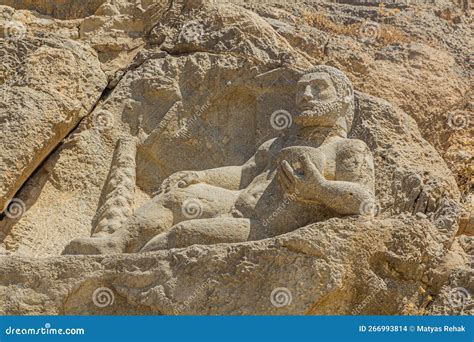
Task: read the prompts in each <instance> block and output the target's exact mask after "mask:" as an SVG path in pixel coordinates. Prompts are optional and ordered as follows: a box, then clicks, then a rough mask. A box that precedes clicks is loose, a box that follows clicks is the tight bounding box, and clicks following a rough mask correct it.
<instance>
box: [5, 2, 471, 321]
mask: <svg viewBox="0 0 474 342" xmlns="http://www.w3.org/2000/svg"><path fill="white" fill-rule="evenodd" d="M0 4H2V5H7V6H11V7H7V6H0V14H1V18H2V19H0V28H3V36H1V39H0V54H1V55H2V59H1V62H0V92H1V94H2V97H1V98H2V101H1V102H0V125H1V131H2V134H1V136H0V147H1V149H0V151H1V152H0V153H1V155H0V157H1V164H0V210H2V211H3V213H2V216H1V221H0V242H1V244H0V303H1V304H0V313H1V314H298V315H300V314H301V315H303V314H423V313H430V314H469V313H470V314H472V313H473V312H472V310H473V307H472V302H470V299H471V294H472V293H474V288H473V287H472V286H473V285H472V284H473V283H474V282H473V269H472V258H473V252H474V251H473V248H472V246H473V244H472V243H473V240H472V239H473V238H472V234H473V233H472V232H473V228H472V226H473V223H472V216H470V215H472V214H470V212H469V211H470V210H472V209H470V208H471V207H469V205H471V203H469V201H470V200H471V198H472V193H471V192H472V188H471V187H472V179H471V178H470V177H472V165H471V166H470V163H471V162H472V139H471V140H470V139H469V136H470V135H469V134H470V133H472V125H471V124H472V108H471V107H470V99H472V89H471V88H470V87H471V85H470V83H469V77H470V75H469V70H470V69H469V68H472V61H471V60H470V59H469V58H470V57H469V50H472V45H473V44H472V38H470V37H472V34H471V28H470V27H469V23H470V17H469V16H468V15H467V14H468V13H466V9H465V8H464V9H463V8H458V7H457V6H455V5H449V4H441V3H437V4H432V5H429V6H428V5H427V6H426V7H424V6H422V4H421V3H420V4H417V5H416V6H415V5H413V4H411V5H410V4H408V5H406V6H401V7H398V8H395V9H394V8H390V9H386V8H385V7H383V6H382V7H378V8H377V7H366V6H360V5H357V6H355V5H350V4H334V3H325V2H314V3H311V4H310V5H308V4H306V5H305V4H303V3H301V4H300V3H297V4H293V5H289V4H282V2H279V1H275V4H273V5H258V4H256V3H246V4H245V3H243V2H241V1H234V2H227V1H199V0H186V1H185V0H180V1H158V2H153V3H152V2H147V1H139V2H131V1H125V0H124V1H88V2H87V4H85V6H77V2H74V1H70V2H69V1H64V2H56V3H55V4H54V5H52V4H51V2H41V1H40V2H38V1H1V0H0ZM395 7H397V6H395ZM433 8H434V9H433ZM433 13H434V14H433ZM0 32H2V30H0ZM460 37H464V38H460ZM319 64H326V65H329V66H333V67H336V68H338V69H340V70H342V71H343V72H344V73H345V74H346V75H347V76H348V77H349V78H350V80H351V81H352V84H353V86H354V88H355V89H356V91H355V93H354V94H351V97H350V99H349V100H348V99H344V98H341V101H342V100H344V101H345V102H344V103H350V104H351V106H352V105H353V117H352V116H351V119H350V121H351V122H350V125H346V126H345V130H344V129H343V131H344V132H343V136H342V137H343V139H346V140H347V141H348V142H349V143H348V146H349V147H350V149H354V148H356V149H357V146H360V148H361V151H362V150H364V149H366V150H367V154H366V155H367V156H370V160H371V161H370V163H372V172H373V176H372V177H371V178H370V179H371V180H369V181H362V178H363V177H362V178H360V177H359V178H357V177H355V176H354V177H355V178H353V179H351V180H349V178H347V177H348V176H347V172H348V171H347V170H349V169H350V168H351V167H353V168H354V165H358V161H359V160H362V159H364V158H366V157H364V158H362V157H361V158H362V159H361V158H359V156H360V155H361V154H358V152H357V153H356V152H354V151H352V150H351V151H352V152H345V151H346V149H344V148H343V149H341V152H340V153H339V152H338V153H339V154H337V155H338V156H339V157H337V158H335V159H334V161H333V160H332V159H331V158H332V157H331V153H332V152H328V151H326V152H324V153H323V155H324V158H323V159H324V160H325V161H324V163H323V164H324V166H321V167H320V166H319V164H318V160H312V163H313V164H314V165H315V167H316V169H319V170H320V171H321V172H322V176H323V177H324V178H325V180H324V179H323V183H324V182H325V181H333V182H335V181H336V180H337V181H341V180H344V181H346V182H349V181H350V182H355V183H357V182H361V184H362V183H363V184H365V185H366V186H367V187H368V188H367V189H369V190H368V193H370V196H369V197H363V196H362V197H360V202H357V205H356V206H355V207H357V208H356V209H357V210H356V211H351V209H348V208H351V205H352V206H354V205H355V204H350V203H352V202H350V201H349V199H347V198H344V199H343V198H342V197H340V196H337V199H338V201H340V203H342V204H345V205H343V206H342V208H339V207H338V206H337V201H329V202H325V204H324V205H325V206H326V208H332V209H331V210H329V209H328V210H327V211H324V210H323V211H322V212H323V213H324V215H322V216H321V217H319V216H318V219H313V220H309V221H308V222H306V223H305V224H303V223H301V224H299V225H297V226H295V227H292V224H293V223H294V222H296V221H297V218H296V216H298V217H299V218H301V217H303V216H304V215H306V214H307V213H308V210H302V211H301V212H300V211H298V210H301V209H298V210H297V209H291V210H289V213H288V214H285V215H283V216H280V217H279V214H280V213H281V211H284V210H286V209H287V208H293V207H291V205H292V204H291V203H293V202H295V201H294V200H293V201H289V202H285V201H284V200H281V201H280V200H278V199H277V196H276V195H275V196H273V197H272V198H273V202H271V203H273V204H275V208H276V209H275V210H274V211H272V212H271V215H270V216H268V215H267V216H266V219H267V226H269V227H270V226H271V227H273V225H272V224H268V222H270V221H272V222H273V223H274V224H275V227H278V229H277V230H275V231H272V233H271V234H266V235H265V234H263V235H259V236H258V237H254V238H248V236H246V237H245V238H241V235H238V234H236V229H240V228H241V227H242V225H241V224H240V223H239V224H238V225H236V226H232V224H231V222H234V221H232V220H230V219H229V218H226V219H225V220H223V221H222V222H221V221H219V223H218V224H217V225H214V223H215V222H217V221H215V220H216V217H215V216H216V215H214V214H212V215H211V214H209V216H206V213H207V211H206V210H207V209H206V208H207V206H209V207H210V208H211V209H215V208H224V207H225V206H226V203H227V201H228V198H230V197H232V196H233V195H231V194H230V193H228V192H222V193H221V192H217V194H218V196H217V198H218V200H216V201H210V202H207V201H206V199H205V198H206V196H205V195H202V196H204V197H198V199H199V200H200V204H201V206H199V205H198V207H197V209H198V214H199V210H201V211H203V212H201V213H200V214H199V215H198V216H193V215H195V212H194V211H192V210H191V212H187V211H183V208H184V207H186V206H185V205H184V203H186V202H185V200H186V199H188V200H189V199H190V198H184V197H183V198H181V197H179V196H178V195H174V192H173V191H171V192H170V191H169V188H168V187H173V186H178V188H184V190H186V189H189V187H190V186H191V187H192V186H199V184H197V185H196V184H195V183H203V184H210V185H213V186H219V187H224V188H226V186H227V187H231V188H232V189H231V190H232V191H235V193H238V194H240V193H241V192H242V191H243V189H244V188H245V187H243V186H242V184H243V183H245V181H244V180H243V179H244V178H245V177H244V176H242V177H243V178H242V179H240V182H238V183H237V186H236V187H232V186H230V185H229V184H231V183H232V182H233V181H234V180H235V179H233V178H232V177H233V176H232V175H233V173H232V172H231V169H232V168H233V167H235V166H239V165H244V164H245V163H246V162H247V161H248V160H249V159H250V160H252V159H251V158H252V156H254V155H255V157H254V158H255V160H257V162H258V158H262V155H263V154H262V152H261V151H262V149H261V146H266V145H265V142H268V141H273V140H271V139H273V138H276V139H277V140H276V141H280V140H282V139H283V140H284V139H286V137H288V136H293V135H295V136H296V135H298V134H299V133H298V132H299V131H298V130H300V131H301V127H303V126H304V124H302V123H304V122H307V120H308V119H307V118H306V119H305V116H301V113H302V112H304V110H307V108H306V107H307V106H304V105H303V106H302V108H300V107H298V106H297V105H295V98H296V99H298V98H304V97H305V96H307V95H308V94H307V92H308V91H309V92H310V93H311V94H312V96H314V97H315V99H318V101H322V100H323V99H325V101H327V103H329V100H328V99H332V98H331V96H330V95H328V94H329V93H330V91H329V90H321V89H322V88H320V87H321V85H315V84H316V83H318V84H319V83H320V82H321V77H320V76H317V77H315V78H312V79H311V82H312V83H311V87H310V90H308V89H307V88H303V89H302V88H301V87H302V80H303V81H304V77H305V75H308V74H311V70H312V71H313V72H314V66H316V65H319ZM323 78H324V77H323ZM336 83H337V82H336ZM334 85H335V88H337V84H334ZM325 89H326V88H325ZM369 94H370V95H369ZM315 99H313V100H315ZM297 101H298V100H297ZM315 101H316V100H315ZM316 102H317V101H316ZM471 102H472V101H471ZM311 103H312V102H311ZM305 108H306V109H305ZM313 110H314V108H313ZM325 113H326V112H325ZM327 113H329V112H327ZM331 113H335V112H334V111H331ZM341 113H342V112H341ZM344 113H345V112H344ZM325 115H326V114H325ZM344 115H346V114H344ZM344 115H343V116H341V118H344V117H345V116H344ZM275 118H279V119H278V120H276V119H275ZM336 119H337V118H336ZM344 120H345V119H344ZM344 120H343V121H344ZM336 121H337V120H336ZM343 121H337V122H338V124H337V125H339V126H338V127H340V124H341V122H343ZM331 122H332V121H331ZM344 122H345V123H347V120H346V121H344ZM317 125H319V126H331V125H329V124H328V121H324V122H322V121H318V123H317ZM295 132H296V133H295ZM338 132H339V131H338ZM317 134H321V133H320V132H319V133H317ZM311 136H312V137H313V138H314V135H311ZM318 136H319V135H318ZM262 144H263V145H262ZM320 144H321V142H320V143H318V146H319V145H320ZM324 144H325V143H323V144H322V146H325V145H324ZM303 145H304V146H307V145H306V143H305V144H303ZM298 146H302V144H301V143H300V144H299V145H298ZM328 146H329V145H328ZM349 147H348V148H349ZM265 148H266V147H265ZM259 151H260V152H259ZM337 151H339V150H337ZM265 158H266V157H265ZM367 158H369V157H367ZM316 159H317V158H316ZM367 160H368V159H367ZM295 165H296V164H295ZM295 165H291V167H292V168H294V170H293V171H294V172H295V175H296V176H298V177H299V176H301V174H299V173H298V172H299V171H298V166H295ZM338 165H343V166H344V167H343V168H342V169H344V170H346V171H344V172H345V174H344V175H343V176H340V175H341V174H343V173H344V172H343V173H339V176H338V175H337V172H336V174H335V175H334V176H331V173H330V172H329V171H327V170H330V169H331V167H333V168H335V169H338ZM223 167H224V168H225V172H224V173H220V174H219V175H220V176H219V177H214V178H213V179H214V183H213V184H211V181H210V180H209V179H210V177H209V175H210V174H211V173H212V172H211V173H210V172H209V171H204V170H210V169H215V168H223ZM469 167H470V168H471V169H469ZM302 168H303V169H305V166H304V165H303V167H302ZM339 168H341V167H340V166H339ZM316 169H315V170H316ZM188 170H190V171H192V172H191V173H188V174H185V175H184V176H186V177H184V176H183V173H182V171H188ZM278 170H279V169H278ZM325 170H326V171H325ZM290 171H291V170H290ZM179 172H181V173H179ZM275 172H280V171H277V169H275ZM364 172H365V173H361V174H364V175H366V174H368V173H367V172H366V171H364ZM469 172H471V173H469ZM305 174H306V173H305ZM196 175H198V176H196ZM202 175H206V177H203V178H199V176H202ZM315 175H316V174H315ZM354 175H357V173H356V172H355V173H354ZM170 176H171V177H170ZM195 176H196V177H198V178H199V179H200V181H196V178H194V177H195ZM338 177H343V178H338ZM344 177H346V178H344ZM364 177H365V176H364ZM356 178H357V180H356ZM204 179H205V180H204ZM285 179H286V178H285ZM285 179H283V181H282V180H281V179H280V178H279V177H276V178H275V182H277V180H278V181H280V182H283V183H284V184H287V186H288V187H290V185H291V184H292V182H291V175H290V179H289V181H290V183H285V182H286V181H288V179H286V181H285ZM180 181H181V182H184V183H179V182H180ZM173 182H174V183H173ZM239 183H240V184H239ZM313 183H314V182H310V183H309V184H313ZM256 184H260V183H258V182H257V183H256ZM293 186H294V185H293ZM304 189H305V193H311V191H310V189H309V187H308V186H306V187H304ZM351 189H353V188H351ZM293 190H294V189H293ZM206 191H207V190H206ZM212 191H217V190H212ZM294 191H295V190H294ZM318 191H319V192H316V193H317V194H319V195H320V197H321V198H320V199H319V200H321V201H324V198H326V197H324V196H323V195H322V194H323V192H321V191H322V190H321V189H320V188H318ZM163 192H166V193H168V194H169V195H168V196H169V197H172V198H175V199H176V203H178V204H181V205H177V206H176V208H175V209H176V210H177V213H178V214H179V215H181V214H182V215H181V216H183V215H184V216H186V214H188V215H191V217H185V218H187V219H190V220H188V221H187V222H193V221H198V222H199V225H200V226H204V227H211V226H212V227H218V230H219V232H221V233H219V234H218V235H217V237H216V236H215V235H212V236H211V235H206V236H205V238H203V237H202V235H199V238H198V239H194V238H195V237H196V234H197V233H196V230H195V228H193V229H191V230H187V229H183V228H182V227H181V228H179V229H180V232H181V233H182V238H179V239H178V238H177V237H176V236H177V235H176V236H166V238H164V237H163V236H161V237H160V238H159V239H158V240H155V242H154V244H152V245H151V246H152V247H150V248H148V249H146V248H145V251H148V252H146V253H138V254H121V252H135V251H138V250H139V249H140V248H138V246H139V245H140V246H143V244H145V243H146V242H147V241H148V240H149V239H150V238H152V237H153V235H150V236H149V238H147V239H145V238H144V236H145V235H146V234H150V232H149V231H151V230H146V229H144V228H143V227H155V226H156V225H157V223H156V222H158V220H157V217H158V216H157V215H158V214H157V213H161V212H162V211H160V210H157V208H156V207H154V206H153V205H152V204H151V203H157V202H156V201H157V200H156V198H160V194H161V193H163ZM177 193H179V192H177ZM292 193H293V192H291V191H290V192H289V194H292ZM295 193H296V192H295ZM298 195H301V193H298ZM351 195H353V194H352V193H351ZM236 196H237V195H236ZM295 196H296V195H295ZM325 196H326V195H325ZM300 197H301V196H300ZM313 197H314V196H313ZM323 197H324V198H323ZM356 197H357V196H356ZM191 199H195V198H191ZM308 200H313V199H311V198H310V199H308V198H305V199H302V201H303V202H304V201H308ZM296 202H298V201H296ZM167 203H168V202H167ZM187 203H189V202H187ZM288 203H290V204H288ZM331 205H332V206H333V207H331ZM165 207H166V205H165ZM167 208H169V206H168V207H167ZM265 208H267V209H268V208H270V207H269V206H265ZM185 209H186V208H185ZM191 209H196V207H192V208H191ZM234 209H238V208H234ZM280 209H281V210H280ZM219 210H220V209H219ZM338 210H339V211H338ZM341 210H342V211H341ZM466 210H467V211H466ZM238 211H239V212H240V214H241V215H243V216H239V215H237V213H236V211H231V212H230V214H231V215H233V217H234V220H235V217H236V216H235V215H237V217H238V219H240V220H242V219H247V218H248V219H251V220H252V222H253V223H252V224H254V222H255V218H254V217H247V216H245V210H244V214H242V210H238ZM180 213H181V214H180ZM274 213H276V214H274ZM200 215H203V216H202V217H201V216H200ZM291 215H294V216H295V218H294V219H292V218H291V217H292V216H291ZM137 217H139V218H141V220H138V219H136V218H137ZM228 217H229V216H228ZM269 218H271V220H269ZM159 219H160V220H162V219H163V217H161V216H160V218H159ZM180 220H181V219H180ZM206 220H209V221H206ZM229 220H230V221H229ZM287 220H288V222H287ZM181 221H182V220H181ZM181 221H179V222H181ZM130 222H132V223H133V224H135V225H136V226H137V227H139V228H140V229H141V230H140V229H137V230H134V232H135V233H133V234H135V235H134V237H133V239H134V241H135V240H137V239H136V237H137V236H138V237H140V239H138V240H140V241H141V242H140V243H139V244H137V245H136V246H135V247H134V248H131V249H127V248H125V247H124V248H118V249H117V248H115V247H116V245H117V243H116V241H117V240H113V239H112V240H111V239H110V236H115V235H114V234H118V233H117V232H121V231H125V230H124V229H123V227H124V226H126V225H127V224H129V223H130ZM160 222H161V221H160ZM179 222H178V221H176V215H175V218H173V219H171V221H170V225H169V228H172V226H173V224H177V223H179ZM239 222H241V221H239ZM167 227H168V226H167ZM232 227H234V228H232ZM243 227H245V225H244V226H243ZM252 227H253V226H252ZM265 227H266V226H265ZM295 228H299V229H295ZM154 229H155V228H154ZM167 229H168V228H167ZM129 231H130V230H129ZM137 232H138V233H139V234H138V233H137ZM144 232H145V233H144ZM157 232H158V233H162V231H157ZM282 233H286V234H283V235H281V234H282ZM91 234H92V235H93V236H94V237H95V238H100V239H105V240H104V241H106V243H105V244H104V245H103V246H104V248H95V247H94V248H92V247H90V245H87V244H86V245H87V246H89V247H84V245H85V244H84V243H79V244H78V243H74V241H88V239H89V237H90V236H91ZM133 234H132V235H133ZM137 234H138V235H137ZM140 234H141V235H140ZM199 234H201V233H200V232H199ZM237 235H238V236H237ZM146 236H148V235H146ZM236 236H237V239H236ZM211 237H212V238H211ZM223 237H224V238H223ZM172 239H175V240H172ZM142 240H143V241H142ZM247 240H251V241H247ZM252 240H253V241H252ZM127 241H128V240H127ZM156 241H157V242H156ZM179 241H187V243H185V244H183V243H181V242H180V243H178V242H179ZM243 241H247V242H243ZM231 242H232V243H231ZM215 243H218V244H215ZM114 244H115V245H114ZM210 244H212V245H210ZM81 246H82V247H81ZM175 247H185V248H175ZM162 249H164V250H162ZM156 250H160V251H156ZM150 251H152V252H150ZM63 252H65V253H66V254H78V255H62V256H61V254H62V253H63ZM80 254H112V255H106V256H105V255H94V256H92V255H91V256H86V255H80Z"/></svg>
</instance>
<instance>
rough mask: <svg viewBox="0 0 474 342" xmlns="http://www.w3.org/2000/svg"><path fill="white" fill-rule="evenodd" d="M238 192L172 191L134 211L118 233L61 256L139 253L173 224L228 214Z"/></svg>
mask: <svg viewBox="0 0 474 342" xmlns="http://www.w3.org/2000/svg"><path fill="white" fill-rule="evenodd" d="M237 195H238V192H236V191H230V190H226V189H222V188H217V187H214V186H210V185H207V184H195V185H192V186H190V187H187V188H184V189H182V188H173V189H172V190H170V191H169V192H167V193H163V194H160V195H158V196H156V197H154V198H153V199H152V200H151V201H150V202H148V203H146V204H145V205H143V206H142V207H140V208H139V209H137V210H136V211H135V213H134V214H133V216H131V217H130V218H129V219H128V220H127V221H126V222H125V224H124V225H123V227H121V228H120V229H118V230H117V231H115V232H114V233H112V234H107V233H104V232H101V233H97V234H94V235H93V236H92V237H90V238H81V239H76V240H73V241H72V242H71V243H70V244H69V245H68V246H66V248H65V250H64V252H63V254H117V253H133V252H137V251H139V250H140V249H141V248H142V247H143V245H144V244H146V243H147V242H148V241H150V239H151V238H153V237H154V236H156V235H158V234H160V233H164V232H167V231H168V230H170V229H171V228H172V227H173V226H174V225H176V224H178V223H180V222H183V221H186V220H192V219H195V218H197V217H200V218H210V217H215V216H219V215H222V214H225V213H228V212H229V211H230V209H231V208H232V205H233V204H234V202H235V199H236V198H237Z"/></svg>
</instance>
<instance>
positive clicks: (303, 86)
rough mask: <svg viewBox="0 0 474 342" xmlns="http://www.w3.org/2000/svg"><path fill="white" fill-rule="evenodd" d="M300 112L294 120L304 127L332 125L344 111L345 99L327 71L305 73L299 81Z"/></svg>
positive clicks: (298, 99)
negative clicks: (341, 96)
mask: <svg viewBox="0 0 474 342" xmlns="http://www.w3.org/2000/svg"><path fill="white" fill-rule="evenodd" d="M296 104H297V106H298V110H299V111H298V114H297V115H295V117H294V121H295V122H296V123H297V124H299V125H300V126H303V127H309V126H324V127H332V126H334V125H335V124H336V122H337V121H338V119H340V118H341V116H344V112H343V110H342V109H343V99H340V98H339V97H338V94H337V91H336V87H335V86H334V83H333V81H332V79H331V77H330V76H329V74H327V73H325V72H315V73H311V74H307V75H304V76H303V77H302V78H301V79H300V81H299V82H298V90H297V95H296Z"/></svg>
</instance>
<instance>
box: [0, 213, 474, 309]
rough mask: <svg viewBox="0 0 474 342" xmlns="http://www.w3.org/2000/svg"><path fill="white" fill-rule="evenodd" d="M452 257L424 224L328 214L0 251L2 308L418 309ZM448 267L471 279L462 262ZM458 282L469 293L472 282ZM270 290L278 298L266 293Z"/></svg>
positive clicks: (440, 304) (441, 302)
mask: <svg viewBox="0 0 474 342" xmlns="http://www.w3.org/2000/svg"><path fill="white" fill-rule="evenodd" d="M452 257H453V256H452V255H449V253H448V254H447V253H446V252H445V249H444V247H443V245H442V241H440V239H439V233H438V231H437V230H436V228H434V227H433V225H431V224H430V223H429V221H427V220H425V219H421V220H416V219H414V218H410V217H407V216H399V217H397V218H392V219H388V218H385V219H375V220H374V219H367V218H361V219H349V220H340V219H332V220H330V221H327V222H324V223H319V224H315V225H312V226H309V227H306V228H304V229H300V230H298V231H296V232H293V233H289V234H286V235H284V236H280V237H277V238H274V239H269V240H263V241H258V242H250V243H245V244H238V245H217V246H210V247H204V246H193V247H190V248H187V249H174V250H171V251H162V252H154V253H147V254H131V255H123V256H63V257H53V258H46V259H41V260H36V261H34V260H31V259H25V258H20V257H3V258H2V270H3V271H4V275H5V276H4V277H3V278H2V279H1V281H0V286H1V287H0V290H1V294H2V296H3V298H5V302H4V303H5V304H3V306H2V313H9V314H129V313H133V314H397V313H403V312H405V313H410V310H411V313H413V312H415V310H418V311H416V312H417V313H421V312H426V309H425V308H424V307H423V305H426V298H427V297H428V296H429V295H435V294H438V293H439V292H440V291H443V290H444V289H443V286H446V277H447V276H448V273H449V271H448V270H447V269H446V268H443V265H444V266H445V265H446V263H449V262H451V261H452ZM456 263H457V266H458V267H459V268H460V270H462V271H463V272H464V277H467V278H466V279H465V280H466V281H468V280H469V279H471V280H472V277H473V274H472V270H470V271H469V268H468V265H467V263H466V260H464V262H462V261H459V260H457V261H456ZM19 270H21V272H19ZM27 274H28V276H26V275H27ZM423 279H425V280H423ZM426 279H428V280H429V281H428V282H429V283H431V284H432V283H433V281H436V282H439V283H436V285H435V286H432V285H429V284H428V283H427V282H426ZM463 284H464V285H466V286H467V287H466V288H467V289H468V290H469V291H472V290H474V289H473V288H472V281H471V282H470V283H469V281H468V282H466V283H463ZM469 284H470V285H469ZM99 287H105V288H108V289H109V290H110V291H112V292H109V293H112V295H111V296H113V297H110V298H113V299H114V301H113V304H112V302H111V299H110V301H109V304H110V305H108V306H105V307H103V308H100V307H97V306H96V305H94V302H93V293H94V292H95V290H96V289H97V288H99ZM275 289H280V291H281V292H280V293H279V295H280V296H281V297H280V298H278V297H272V292H273V291H274V290H275ZM104 293H105V292H104ZM443 293H444V291H443ZM273 295H274V296H275V292H274V294H273ZM95 300H97V298H96V299H95ZM272 302H273V304H272ZM105 303H107V301H106V302H105ZM279 305H281V306H279ZM443 309H445V310H444V311H442V312H444V313H451V314H453V313H456V312H457V309H456V308H452V307H451V306H450V305H449V303H448V301H447V298H446V297H444V298H443V299H437V305H436V306H435V307H431V308H430V309H429V310H443ZM428 312H429V311H428ZM464 313H466V314H467V313H468V312H464ZM471 313H472V312H471Z"/></svg>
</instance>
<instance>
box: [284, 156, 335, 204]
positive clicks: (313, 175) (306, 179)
mask: <svg viewBox="0 0 474 342" xmlns="http://www.w3.org/2000/svg"><path fill="white" fill-rule="evenodd" d="M300 160H301V163H302V172H296V171H295V170H294V169H293V168H292V167H291V165H290V164H289V163H288V162H287V161H286V160H284V161H283V162H282V163H281V165H280V167H279V169H278V179H279V181H280V184H281V186H282V189H283V190H284V191H285V192H286V193H287V194H295V195H296V196H297V197H299V198H301V199H305V200H314V199H315V198H316V196H317V194H318V193H319V192H320V191H321V188H322V186H323V184H324V183H325V182H326V180H325V179H324V177H323V175H322V174H321V172H320V171H319V170H318V168H317V167H316V166H315V165H314V164H313V162H312V161H311V160H310V159H309V157H308V156H303V157H302V158H301V159H300Z"/></svg>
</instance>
